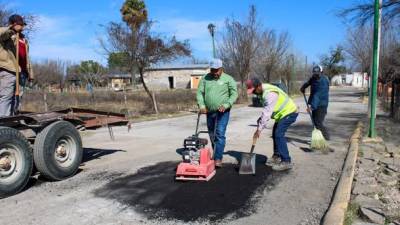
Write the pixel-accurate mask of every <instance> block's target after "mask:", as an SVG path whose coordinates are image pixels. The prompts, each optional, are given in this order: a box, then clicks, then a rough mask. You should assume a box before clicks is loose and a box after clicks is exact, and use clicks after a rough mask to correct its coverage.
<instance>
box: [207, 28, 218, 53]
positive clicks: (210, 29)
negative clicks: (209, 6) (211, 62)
mask: <svg viewBox="0 0 400 225" xmlns="http://www.w3.org/2000/svg"><path fill="white" fill-rule="evenodd" d="M207 28H208V31H209V32H210V35H211V39H212V46H213V58H216V53H215V39H214V37H215V25H214V24H212V23H210V24H208V26H207Z"/></svg>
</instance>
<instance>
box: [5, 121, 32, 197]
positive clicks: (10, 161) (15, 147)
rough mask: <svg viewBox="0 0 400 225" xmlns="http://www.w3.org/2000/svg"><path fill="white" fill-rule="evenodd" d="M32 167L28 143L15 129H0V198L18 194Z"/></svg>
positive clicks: (25, 182)
mask: <svg viewBox="0 0 400 225" xmlns="http://www.w3.org/2000/svg"><path fill="white" fill-rule="evenodd" d="M32 167H33V161H32V151H31V146H30V144H29V142H28V141H27V140H26V138H25V137H24V136H23V135H22V134H21V133H20V132H19V131H18V130H16V129H13V128H9V127H0V198H5V197H7V196H10V195H13V194H16V193H18V192H20V191H21V190H22V189H23V188H24V187H25V185H26V184H27V183H28V181H29V177H30V175H31V171H32Z"/></svg>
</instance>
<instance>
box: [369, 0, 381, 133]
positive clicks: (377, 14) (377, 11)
mask: <svg viewBox="0 0 400 225" xmlns="http://www.w3.org/2000/svg"><path fill="white" fill-rule="evenodd" d="M381 5H382V0H375V6H374V45H373V59H372V78H371V91H370V98H369V101H370V107H371V108H370V112H371V117H370V120H369V131H368V137H369V138H375V137H376V130H375V119H376V101H377V89H378V73H379V50H380V43H381Z"/></svg>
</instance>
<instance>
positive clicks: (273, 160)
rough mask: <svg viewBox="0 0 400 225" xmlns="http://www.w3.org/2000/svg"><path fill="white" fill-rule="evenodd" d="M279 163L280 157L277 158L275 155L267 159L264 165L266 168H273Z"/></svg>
mask: <svg viewBox="0 0 400 225" xmlns="http://www.w3.org/2000/svg"><path fill="white" fill-rule="evenodd" d="M280 162H281V157H279V156H277V155H273V156H272V157H271V158H269V159H268V160H267V162H266V163H265V165H267V166H273V165H276V164H279V163H280Z"/></svg>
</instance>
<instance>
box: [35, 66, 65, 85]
mask: <svg viewBox="0 0 400 225" xmlns="http://www.w3.org/2000/svg"><path fill="white" fill-rule="evenodd" d="M66 65H67V63H66V62H64V61H60V60H46V61H43V62H37V63H33V64H32V67H33V70H34V71H35V80H34V84H35V85H36V86H38V87H40V88H46V87H48V86H51V85H58V86H59V87H60V88H62V87H63V84H64V71H65V68H66Z"/></svg>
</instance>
